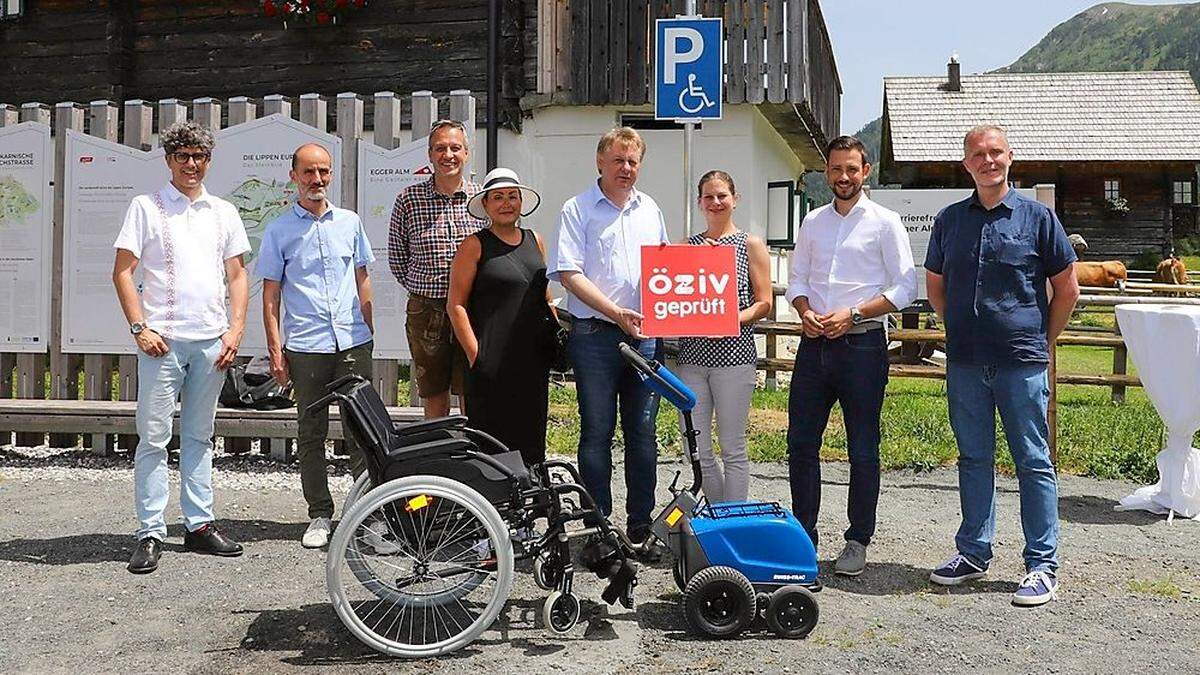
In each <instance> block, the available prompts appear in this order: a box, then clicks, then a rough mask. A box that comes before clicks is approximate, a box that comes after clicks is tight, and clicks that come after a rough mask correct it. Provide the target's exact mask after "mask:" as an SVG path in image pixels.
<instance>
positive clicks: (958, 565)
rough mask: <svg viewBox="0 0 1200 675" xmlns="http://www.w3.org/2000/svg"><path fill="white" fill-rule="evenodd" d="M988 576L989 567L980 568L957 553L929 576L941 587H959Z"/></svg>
mask: <svg viewBox="0 0 1200 675" xmlns="http://www.w3.org/2000/svg"><path fill="white" fill-rule="evenodd" d="M986 575H987V567H979V566H978V565H976V564H975V563H973V562H971V561H970V560H967V558H966V556H964V555H962V554H961V553H955V554H954V555H953V556H951V557H950V559H949V560H947V561H946V562H944V563H942V564H941V565H938V568H937V569H935V570H934V571H933V572H931V573H930V574H929V580H930V581H932V582H933V583H935V584H939V585H941V586H957V585H959V584H962V583H966V582H968V581H971V580H972V579H979V578H981V577H984V576H986Z"/></svg>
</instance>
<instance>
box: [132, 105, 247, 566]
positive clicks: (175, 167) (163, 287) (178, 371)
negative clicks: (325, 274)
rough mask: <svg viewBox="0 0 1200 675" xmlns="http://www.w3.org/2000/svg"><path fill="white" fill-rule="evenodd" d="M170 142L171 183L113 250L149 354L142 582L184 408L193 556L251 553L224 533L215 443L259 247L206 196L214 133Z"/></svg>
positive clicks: (196, 132)
mask: <svg viewBox="0 0 1200 675" xmlns="http://www.w3.org/2000/svg"><path fill="white" fill-rule="evenodd" d="M161 142H162V146H163V155H164V158H165V159H166V162H167V168H168V169H170V171H171V181H170V182H169V183H167V184H166V185H165V186H163V188H162V189H160V190H158V191H157V192H154V193H151V194H148V195H139V196H138V197H135V198H134V199H133V203H132V204H130V205H129V210H128V211H127V212H126V214H125V223H124V224H123V225H122V226H121V232H120V234H118V235H117V240H116V242H115V243H114V244H113V247H114V248H115V249H116V261H115V263H114V265H113V283H114V285H115V286H116V289H117V298H118V299H119V300H120V302H121V309H122V310H123V311H124V312H125V318H126V319H127V320H128V321H129V332H130V333H131V334H132V335H133V340H134V342H135V343H136V344H137V348H138V355H137V356H138V397H137V432H138V446H137V451H136V454H135V455H134V460H133V486H134V502H135V504H136V507H137V516H138V521H139V523H140V527H139V528H138V531H137V535H136V536H137V540H138V544H137V546H136V547H135V548H134V551H133V555H132V556H131V557H130V559H129V568H128V569H129V571H130V572H133V573H134V574H146V573H149V572H153V571H154V570H156V569H158V559H159V556H161V555H162V542H163V539H165V538H166V536H167V524H166V521H165V520H164V518H163V511H164V510H165V509H166V507H167V487H168V484H167V442H168V441H170V440H171V418H172V417H173V416H174V414H175V400H176V399H177V398H181V399H182V404H181V406H180V410H179V445H180V448H179V502H180V504H179V505H180V507H181V509H182V511H183V520H184V525H186V526H187V532H186V533H185V534H184V536H183V546H184V548H185V549H187V550H189V551H197V552H200V553H210V554H213V555H220V556H228V557H234V556H239V555H241V554H242V546H241V545H240V544H238V543H237V542H235V541H233V540H231V539H229V538H228V537H226V536H225V535H223V534H221V532H220V531H219V530H218V529H217V527H216V524H215V523H214V522H213V521H214V520H215V516H214V515H213V491H212V447H213V446H212V436H213V418H214V417H215V415H216V410H217V395H218V394H220V393H221V385H222V383H224V381H225V372H224V371H225V369H227V368H228V367H229V366H230V365H232V364H233V360H234V359H235V358H237V352H238V345H240V344H241V342H242V334H243V332H244V330H245V327H246V305H247V303H248V302H249V284H248V282H247V279H246V268H245V266H244V264H243V263H242V255H243V254H245V253H248V252H249V251H250V241H249V239H248V238H247V237H246V229H245V227H243V225H242V218H241V216H240V215H238V211H237V207H235V206H234V205H233V204H230V203H229V202H227V201H225V200H224V199H221V198H219V197H216V196H214V195H211V194H209V193H208V191H207V190H205V189H204V175H205V173H207V171H208V165H209V161H210V160H212V150H213V144H214V141H213V135H212V131H210V130H209V129H208V128H206V127H204V126H202V125H200V124H196V123H195V122H181V123H179V124H176V125H174V126H171V127H170V128H168V129H167V130H165V131H163V132H162V136H161ZM135 270H139V271H140V275H141V287H140V289H139V287H138V284H137V282H135V280H134V271H135ZM226 288H228V291H229V307H228V308H226V306H225V291H226Z"/></svg>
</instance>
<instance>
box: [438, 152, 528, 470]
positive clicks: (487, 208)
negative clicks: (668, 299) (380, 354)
mask: <svg viewBox="0 0 1200 675" xmlns="http://www.w3.org/2000/svg"><path fill="white" fill-rule="evenodd" d="M540 202H541V197H539V196H538V193H537V192H536V191H535V190H533V188H530V187H528V186H526V185H522V184H521V179H520V178H519V177H518V176H517V174H516V172H514V171H512V170H511V169H504V168H497V169H493V170H492V171H491V172H489V173H488V175H487V176H485V177H484V179H483V186H482V189H480V191H479V193H478V194H476V195H475V196H473V197H472V198H471V200H470V201H469V202H468V203H467V211H468V212H469V213H470V214H471V215H472V216H475V217H476V218H483V219H485V220H487V221H488V222H489V225H488V227H486V228H484V229H482V230H480V231H479V232H477V233H476V234H473V235H471V236H469V237H467V238H466V239H464V240H463V242H462V244H461V245H459V247H458V252H457V253H456V254H455V255H454V262H453V263H452V264H451V266H450V294H449V297H448V298H447V300H446V311H447V314H448V315H449V317H450V323H451V325H452V326H453V327H454V337H455V339H456V340H457V341H458V343H459V344H460V345H461V346H462V349H463V353H464V354H465V356H466V358H467V366H468V368H467V373H466V381H465V382H464V385H465V386H464V389H465V398H466V404H465V407H466V413H467V417H468V419H469V424H470V426H471V427H472V428H475V429H478V430H480V431H483V432H486V433H488V434H491V435H492V436H495V437H496V438H497V439H498V440H500V441H501V442H502V443H504V444H505V445H506V446H508V447H509V449H510V450H519V451H520V452H521V457H522V458H523V459H524V460H525V463H526V464H527V465H528V464H537V463H541V462H542V461H544V460H545V459H546V405H547V396H548V390H549V372H550V358H549V356H550V355H549V354H548V353H547V350H546V348H545V345H546V341H545V335H546V326H547V320H546V317H547V315H548V313H549V312H552V309H551V308H550V307H549V304H548V303H549V299H550V297H549V294H548V293H547V290H546V283H547V282H546V249H545V247H544V246H543V244H542V240H541V238H540V237H538V235H537V233H536V232H534V231H533V230H530V229H528V228H524V227H520V226H519V225H518V220H519V219H520V218H521V217H522V216H528V215H529V214H531V213H533V211H534V210H535V209H537V207H538V204H539V203H540Z"/></svg>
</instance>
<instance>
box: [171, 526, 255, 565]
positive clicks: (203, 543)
mask: <svg viewBox="0 0 1200 675" xmlns="http://www.w3.org/2000/svg"><path fill="white" fill-rule="evenodd" d="M183 547H184V548H185V549H187V550H189V551H194V552H196V553H210V554H212V555H219V556H225V557H227V558H234V557H237V556H239V555H241V554H242V545H241V544H239V543H237V542H236V541H234V540H232V539H230V538H229V537H226V536H225V535H223V534H221V531H220V530H218V529H217V526H216V524H215V523H208V524H206V525H205V526H204V527H201V528H200V529H198V530H196V531H194V532H188V533H186V534H184V535H183Z"/></svg>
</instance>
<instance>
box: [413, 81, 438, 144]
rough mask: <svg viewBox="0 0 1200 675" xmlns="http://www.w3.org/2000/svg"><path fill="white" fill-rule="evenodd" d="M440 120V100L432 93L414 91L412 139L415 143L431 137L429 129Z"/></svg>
mask: <svg viewBox="0 0 1200 675" xmlns="http://www.w3.org/2000/svg"><path fill="white" fill-rule="evenodd" d="M437 118H438V100H437V98H436V97H435V96H434V95H433V92H432V91H414V92H413V93H412V139H413V140H414V141H416V140H419V139H422V138H425V137H426V136H428V135H429V129H430V127H432V126H433V123H434V121H435V120H437Z"/></svg>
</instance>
